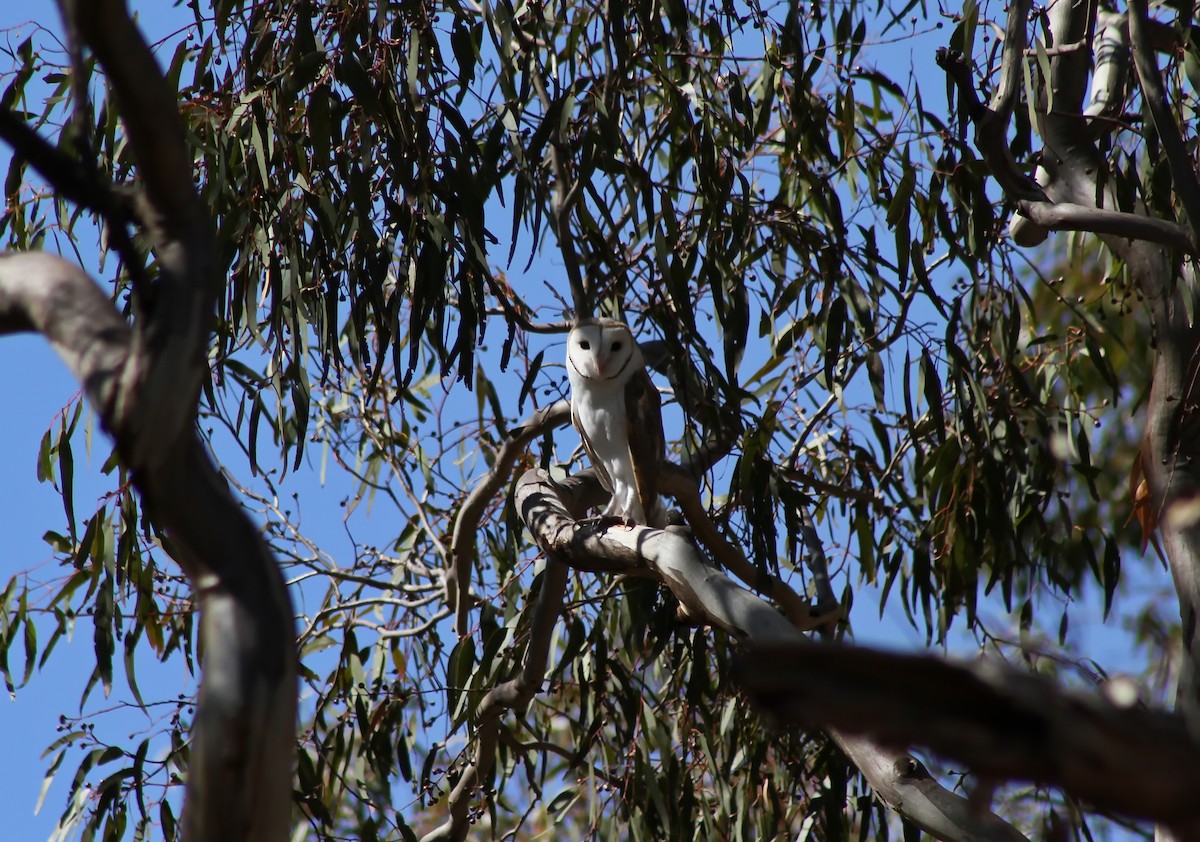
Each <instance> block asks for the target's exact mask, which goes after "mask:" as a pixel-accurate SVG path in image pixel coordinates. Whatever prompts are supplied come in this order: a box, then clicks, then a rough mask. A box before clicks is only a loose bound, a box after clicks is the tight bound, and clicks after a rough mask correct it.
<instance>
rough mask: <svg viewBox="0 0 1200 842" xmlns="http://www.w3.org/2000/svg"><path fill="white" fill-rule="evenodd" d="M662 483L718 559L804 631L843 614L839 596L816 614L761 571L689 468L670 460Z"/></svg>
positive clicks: (788, 588)
mask: <svg viewBox="0 0 1200 842" xmlns="http://www.w3.org/2000/svg"><path fill="white" fill-rule="evenodd" d="M660 487H661V489H662V491H663V493H664V494H669V495H670V496H671V497H673V498H674V499H675V502H676V503H678V504H679V508H680V509H682V510H683V516H684V517H685V518H686V519H687V522H688V524H689V525H690V526H691V527H692V532H693V533H694V534H695V535H696V537H697V538H698V539H700V542H701V543H703V544H704V546H706V547H707V548H708V551H709V552H710V553H712V555H713V558H714V559H715V560H716V561H717V563H719V564H720V565H721V566H722V567H724V568H725V569H726V570H728V571H729V572H730V573H732V574H733V575H734V576H737V577H738V579H740V580H741V582H742V584H744V585H745V586H746V587H748V588H756V589H760V590H762V591H763V592H764V593H766V595H767V597H768V598H770V599H771V600H773V601H774V602H775V603H776V604H778V605H779V607H780V610H782V611H783V613H784V616H786V617H787V618H788V620H789V621H790V622H791V624H792V625H793V626H795V627H796V628H798V629H800V630H801V631H810V630H812V629H815V628H818V627H820V626H824V625H826V624H828V623H829V622H830V621H831V620H836V619H837V617H838V616H840V613H841V606H840V605H839V604H838V603H837V600H834V602H833V604H832V606H831V605H829V604H828V603H826V604H825V606H824V610H822V611H820V612H817V613H816V614H814V612H813V610H812V606H810V605H809V604H808V602H807V601H806V600H804V599H801V597H800V595H799V594H797V593H796V592H795V591H794V590H793V589H792V588H791V587H790V586H789V585H788V584H787V582H784V581H783V580H782V579H780V578H779V577H778V576H770V575H767V574H765V573H763V572H762V571H760V570H759V569H758V568H757V567H755V566H754V565H753V564H752V563H751V562H750V560H749V559H748V558H746V555H745V553H743V552H742V551H741V550H740V549H739V548H738V547H737V546H735V545H734V544H732V543H730V542H729V541H727V540H726V539H725V536H724V535H722V534H721V531H720V530H719V529H717V525H716V524H715V523H713V520H712V518H711V517H709V515H708V512H707V511H706V510H705V508H704V505H703V503H702V502H701V500H700V489H699V488H698V487H697V485H696V480H695V478H694V477H693V476H692V474H691V472H690V471H688V470H687V469H686V468H681V467H679V466H678V465H674V464H671V463H666V464H664V465H663V472H662V476H661V477H660Z"/></svg>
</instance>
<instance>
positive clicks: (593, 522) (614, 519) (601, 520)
mask: <svg viewBox="0 0 1200 842" xmlns="http://www.w3.org/2000/svg"><path fill="white" fill-rule="evenodd" d="M575 525H576V526H601V527H604V528H605V529H607V528H608V527H610V526H634V525H635V524H634V522H633V521H632V520H630V519H629V518H624V517H618V516H617V515H592V516H591V517H581V518H580V519H579V520H577V521H575Z"/></svg>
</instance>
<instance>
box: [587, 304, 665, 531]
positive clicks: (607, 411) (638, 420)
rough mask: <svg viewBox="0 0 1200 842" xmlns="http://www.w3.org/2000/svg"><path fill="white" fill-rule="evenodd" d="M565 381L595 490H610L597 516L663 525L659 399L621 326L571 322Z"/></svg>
mask: <svg viewBox="0 0 1200 842" xmlns="http://www.w3.org/2000/svg"><path fill="white" fill-rule="evenodd" d="M567 377H568V378H569V379H570V381H571V421H572V423H574V425H575V428H576V429H577V430H579V436H580V438H582V439H583V448H584V450H586V451H587V454H588V456H589V457H590V458H591V460H592V467H594V468H595V470H596V474H597V476H598V477H599V478H600V483H601V485H603V486H604V487H605V488H606V489H608V491H610V492H612V499H611V500H610V501H609V503H608V507H607V508H606V509H605V510H604V512H603V516H604V517H608V518H618V519H620V520H623V521H625V522H626V523H632V524H645V525H649V526H663V525H664V523H665V512H664V510H663V507H662V505H661V503H660V502H659V499H658V472H659V465H660V463H661V462H662V460H663V458H664V452H665V446H664V444H663V429H662V411H661V407H662V401H661V399H660V398H659V396H658V390H657V389H655V388H654V384H653V383H652V382H651V381H650V375H649V374H647V373H646V365H645V363H644V362H643V360H642V352H641V349H639V348H638V344H637V341H636V340H634V338H633V334H632V333H631V332H630V330H629V326H628V325H625V324H622V323H621V322H618V321H615V320H613V319H585V320H581V321H579V322H578V323H576V325H575V327H574V328H573V329H572V330H571V334H570V336H568V337H567Z"/></svg>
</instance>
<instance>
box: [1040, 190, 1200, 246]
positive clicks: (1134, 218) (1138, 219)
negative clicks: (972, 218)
mask: <svg viewBox="0 0 1200 842" xmlns="http://www.w3.org/2000/svg"><path fill="white" fill-rule="evenodd" d="M1017 211H1018V212H1019V213H1020V214H1021V215H1022V216H1023V217H1025V218H1026V219H1028V220H1030V221H1032V222H1034V223H1036V224H1037V225H1040V226H1041V227H1042V228H1045V229H1047V230H1049V231H1088V232H1090V233H1093V234H1100V235H1103V236H1109V237H1116V238H1121V239H1125V240H1142V241H1144V242H1148V243H1158V244H1160V245H1164V246H1171V247H1173V248H1177V249H1179V250H1180V251H1182V252H1185V253H1187V254H1192V255H1196V254H1200V248H1198V247H1197V240H1196V238H1195V235H1194V233H1193V232H1192V231H1190V230H1188V229H1187V228H1185V227H1184V226H1182V225H1179V224H1177V223H1175V222H1169V221H1167V220H1165V219H1155V218H1154V217H1150V216H1142V215H1140V214H1135V213H1122V212H1121V211H1111V210H1104V209H1102V208H1096V207H1085V206H1084V205H1077V204H1074V203H1072V202H1052V201H1030V200H1028V199H1022V200H1019V201H1018V202H1017Z"/></svg>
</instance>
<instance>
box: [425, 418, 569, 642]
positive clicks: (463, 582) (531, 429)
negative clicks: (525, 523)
mask: <svg viewBox="0 0 1200 842" xmlns="http://www.w3.org/2000/svg"><path fill="white" fill-rule="evenodd" d="M570 418H571V404H570V402H569V401H565V400H561V401H557V402H556V403H553V404H551V405H550V406H545V407H542V408H541V409H539V410H537V411H536V412H534V413H533V414H532V415H530V416H529V417H528V418H526V419H525V420H524V421H523V422H521V425H520V426H519V427H515V428H514V429H513V430H512V431H511V432H510V433H509V437H508V440H507V441H505V442H504V444H503V445H502V446H501V447H500V450H499V451H498V452H497V453H496V457H495V461H494V462H493V464H492V469H491V470H490V471H488V472H487V474H486V475H485V476H484V477H483V479H482V480H480V481H479V483H478V484H477V485H476V486H475V487H474V488H473V489H471V493H470V494H468V495H467V499H465V500H464V501H463V504H462V506H460V507H459V509H458V514H457V516H456V517H455V518H454V535H453V537H452V538H451V540H450V559H451V562H452V567H451V568H450V569H449V570H447V571H446V580H445V589H446V604H447V605H450V606H453V607H454V611H455V621H454V627H455V629H456V630H457V632H458V635H459V637H462V636H463V635H465V634H466V633H467V614H468V613H469V612H470V610H471V604H472V603H471V598H470V590H471V568H472V567H474V565H475V560H476V558H477V556H478V553H477V549H476V537H477V535H476V533H477V532H478V531H479V522H480V521H481V520H483V514H484V512H485V511H486V510H487V507H488V504H489V503H490V502H491V501H492V499H493V498H494V497H495V496H496V494H497V493H498V492H499V491H500V489H501V488H502V487H503V486H504V485H505V483H507V482H508V479H509V477H510V476H511V475H512V470H513V465H515V464H516V462H517V459H518V458H519V457H520V455H521V454H522V453H524V452H525V448H527V447H528V446H529V443H530V442H531V441H533V440H534V439H536V438H537V437H538V436H540V435H542V434H543V433H545V432H546V431H547V430H550V429H553V428H555V427H558V426H560V425H562V424H565V423H567V421H568V420H570Z"/></svg>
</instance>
